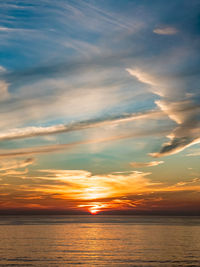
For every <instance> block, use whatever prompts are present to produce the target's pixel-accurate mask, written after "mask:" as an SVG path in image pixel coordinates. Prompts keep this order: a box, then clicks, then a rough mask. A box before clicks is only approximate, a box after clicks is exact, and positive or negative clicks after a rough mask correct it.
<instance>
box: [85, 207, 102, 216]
mask: <svg viewBox="0 0 200 267" xmlns="http://www.w3.org/2000/svg"><path fill="white" fill-rule="evenodd" d="M88 211H89V212H90V213H91V214H92V215H96V214H97V213H99V211H100V210H99V209H98V208H97V206H96V205H95V206H94V207H91V208H89V209H88Z"/></svg>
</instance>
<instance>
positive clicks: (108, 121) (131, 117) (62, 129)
mask: <svg viewBox="0 0 200 267" xmlns="http://www.w3.org/2000/svg"><path fill="white" fill-rule="evenodd" d="M162 115H163V113H162V112H160V111H157V110H150V111H147V112H143V113H142V112H141V113H131V114H125V115H121V116H117V117H116V116H115V117H110V118H108V117H107V118H99V119H92V120H86V121H81V122H75V123H71V124H58V125H52V126H48V127H26V128H17V129H10V130H9V131H7V132H2V133H0V141H3V140H13V139H20V138H28V137H36V136H42V135H50V134H59V133H67V132H73V131H80V130H84V129H91V128H95V127H103V126H107V125H108V126H109V125H119V124H121V123H128V122H131V121H135V120H145V119H149V118H151V119H156V118H159V117H161V116H162Z"/></svg>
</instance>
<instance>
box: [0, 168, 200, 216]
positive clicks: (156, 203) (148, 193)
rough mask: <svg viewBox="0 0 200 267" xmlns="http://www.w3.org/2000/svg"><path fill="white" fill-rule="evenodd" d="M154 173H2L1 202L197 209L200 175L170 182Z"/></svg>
mask: <svg viewBox="0 0 200 267" xmlns="http://www.w3.org/2000/svg"><path fill="white" fill-rule="evenodd" d="M150 174H151V173H150V172H139V171H130V172H121V173H105V174H92V173H91V172H89V171H86V170H59V169H41V170H39V171H38V172H35V173H34V175H32V177H30V174H29V176H28V177H26V174H24V176H23V177H22V178H20V177H18V175H17V173H16V175H14V174H13V175H11V176H10V177H9V176H7V177H4V176H0V177H1V179H2V181H1V189H0V195H1V204H2V207H5V208H6V207H7V208H10V207H13V208H17V207H21V208H23V207H29V208H31V207H33V206H34V205H37V207H38V208H46V209H48V210H50V209H56V210H57V209H59V208H61V209H63V210H70V209H71V210H77V211H78V210H79V211H80V210H84V211H87V210H88V211H90V212H94V213H95V212H99V211H104V210H111V211H112V210H129V209H131V210H138V209H144V210H146V211H148V210H154V209H160V210H163V211H164V210H165V211H166V210H170V209H174V208H177V210H180V207H182V206H183V207H186V208H188V207H192V206H193V208H194V205H198V204H199V198H198V199H194V198H195V196H196V197H198V195H195V193H198V192H199V190H200V185H199V178H195V179H193V180H191V181H186V182H185V181H180V182H178V183H176V184H172V185H169V184H166V183H161V182H153V181H152V180H151V179H150V178H149V177H148V176H149V175H150ZM25 178H26V179H25ZM13 180H14V181H15V182H16V183H17V185H18V186H17V189H16V186H15V184H13ZM19 190H20V191H19ZM19 192H20V193H19ZM191 199H193V202H191ZM186 202H187V203H186ZM171 205H172V206H171ZM176 206H177V207H176ZM58 207H59V208H58ZM172 207H173V208H172Z"/></svg>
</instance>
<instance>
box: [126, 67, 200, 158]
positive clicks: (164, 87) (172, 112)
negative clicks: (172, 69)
mask: <svg viewBox="0 0 200 267" xmlns="http://www.w3.org/2000/svg"><path fill="white" fill-rule="evenodd" d="M127 71H128V72H129V73H130V74H131V75H132V76H134V77H135V78H137V79H138V80H139V81H140V82H142V83H146V84H149V85H150V90H151V91H152V92H154V93H156V94H158V95H159V96H160V97H161V99H160V100H156V101H155V103H156V105H157V106H158V107H159V108H160V110H161V111H163V112H164V113H165V114H166V115H167V116H168V117H169V118H170V119H171V120H173V121H174V122H175V123H176V124H178V126H177V127H176V128H175V129H174V130H173V132H172V133H171V134H169V135H168V136H167V137H168V138H169V139H170V142H167V143H165V144H163V146H162V148H161V150H160V152H157V153H150V155H151V156H153V157H161V156H167V155H172V154H176V153H178V152H180V151H182V150H184V149H185V148H187V147H189V146H192V145H194V144H197V143H199V142H200V135H199V133H200V131H199V129H200V120H199V111H200V106H199V105H198V104H197V103H196V102H195V99H193V98H192V96H191V95H190V94H189V95H188V93H187V91H185V89H184V88H181V87H180V86H181V85H182V83H181V82H180V81H179V80H178V79H177V80H176V79H175V80H174V79H171V80H170V79H169V81H168V79H167V78H165V77H162V76H161V77H156V76H154V75H151V74H149V73H146V72H144V71H142V70H139V69H127ZM175 86H176V87H177V86H178V88H177V89H174V88H175Z"/></svg>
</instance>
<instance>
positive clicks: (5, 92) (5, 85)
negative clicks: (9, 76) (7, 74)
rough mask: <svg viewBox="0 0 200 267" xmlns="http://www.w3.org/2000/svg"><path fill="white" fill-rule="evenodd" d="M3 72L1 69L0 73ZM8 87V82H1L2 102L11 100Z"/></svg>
mask: <svg viewBox="0 0 200 267" xmlns="http://www.w3.org/2000/svg"><path fill="white" fill-rule="evenodd" d="M1 71H2V70H1V69H0V72H1ZM8 87H9V84H8V83H7V82H6V81H3V80H0V96H1V97H0V102H1V101H4V100H6V99H8V98H9V92H8Z"/></svg>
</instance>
